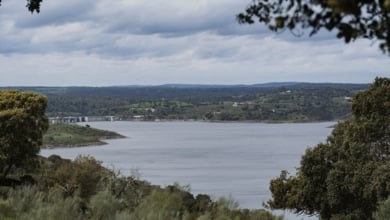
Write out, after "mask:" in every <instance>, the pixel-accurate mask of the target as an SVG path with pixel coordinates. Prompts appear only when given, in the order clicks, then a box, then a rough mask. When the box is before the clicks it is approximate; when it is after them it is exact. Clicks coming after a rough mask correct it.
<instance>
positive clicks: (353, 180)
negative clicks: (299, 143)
mask: <svg viewBox="0 0 390 220" xmlns="http://www.w3.org/2000/svg"><path fill="white" fill-rule="evenodd" d="M389 106H390V79H388V78H377V79H376V80H375V82H374V83H373V84H372V85H371V87H370V88H369V89H368V90H367V91H364V92H360V93H359V94H357V95H356V96H355V97H354V99H353V103H352V111H353V118H351V119H349V120H346V121H344V122H340V123H338V124H337V126H336V127H335V128H334V130H333V132H332V134H331V135H330V136H329V137H328V140H327V142H326V143H321V144H318V145H317V146H316V147H314V148H311V149H308V150H307V151H306V153H305V154H304V155H303V157H302V159H301V166H300V167H299V168H298V172H297V174H296V176H290V177H289V176H288V174H287V173H286V172H285V171H283V172H282V173H281V175H280V176H279V177H278V178H275V179H274V180H272V181H271V184H270V189H271V192H272V197H273V198H272V200H270V201H269V202H268V205H269V206H270V207H271V208H276V209H291V210H294V211H295V212H298V213H306V214H310V215H312V214H319V215H320V216H321V218H322V219H372V214H373V212H374V211H375V210H376V208H377V205H378V202H380V201H383V200H385V199H386V198H387V197H388V196H389V195H390V172H389V171H390V161H389V157H390V108H389Z"/></svg>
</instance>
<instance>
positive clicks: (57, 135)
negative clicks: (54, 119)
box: [42, 123, 123, 148]
mask: <svg viewBox="0 0 390 220" xmlns="http://www.w3.org/2000/svg"><path fill="white" fill-rule="evenodd" d="M113 138H123V136H122V135H120V134H118V133H115V132H112V131H104V130H99V129H95V128H91V127H89V126H84V127H83V126H79V125H75V124H62V123H58V124H50V126H49V129H48V130H47V132H46V133H45V134H44V135H43V145H42V147H44V148H53V147H78V146H86V145H99V144H104V142H103V141H102V140H103V139H113Z"/></svg>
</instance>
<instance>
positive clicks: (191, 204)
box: [0, 155, 282, 220]
mask: <svg viewBox="0 0 390 220" xmlns="http://www.w3.org/2000/svg"><path fill="white" fill-rule="evenodd" d="M18 172H21V171H15V172H13V175H17V174H18ZM30 174H31V175H32V176H33V179H34V182H30V183H29V184H24V185H21V186H18V187H15V188H4V187H0V192H1V197H0V219H18V220H21V219H29V220H30V219H37V220H38V219H39V220H41V219H59V220H61V219H63V220H68V219H74V220H77V219H135V220H137V219H138V220H167V219H170V220H175V219H177V220H196V219H199V220H209V219H210V220H212V219H215V220H217V219H218V220H222V219H237V220H259V219H263V220H277V219H279V220H280V219H282V217H276V216H273V215H271V214H270V213H269V212H267V211H264V210H247V209H238V206H237V203H236V202H234V201H232V200H230V199H226V198H221V199H219V200H218V201H213V200H212V199H211V198H210V196H208V195H204V194H199V195H196V196H194V195H192V194H191V193H190V192H189V191H188V189H186V188H185V187H180V186H178V185H171V186H167V187H165V188H161V187H159V186H153V185H151V184H149V183H148V182H145V181H141V180H139V179H137V178H136V177H134V176H131V177H123V176H121V175H119V173H118V172H114V171H111V170H108V169H105V168H103V167H102V166H101V165H100V162H99V161H96V160H95V159H94V158H92V157H77V158H76V159H75V160H74V161H70V160H64V159H61V158H60V157H59V156H55V155H53V156H50V157H49V158H48V159H45V158H41V159H40V166H39V168H36V169H34V170H32V171H30Z"/></svg>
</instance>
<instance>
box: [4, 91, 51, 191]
mask: <svg viewBox="0 0 390 220" xmlns="http://www.w3.org/2000/svg"><path fill="white" fill-rule="evenodd" d="M46 105H47V100H46V97H45V96H42V95H39V94H35V93H31V92H18V91H0V170H1V171H2V179H0V180H1V181H3V182H1V181H0V185H10V184H7V183H6V182H8V183H9V182H10V181H6V180H7V179H6V177H7V175H8V174H9V172H10V171H11V169H12V168H18V167H25V166H31V165H32V164H33V163H34V161H35V159H36V157H37V154H38V153H39V150H40V145H41V144H42V135H43V133H44V132H45V131H46V130H47V128H48V120H47V118H46V116H45V109H46ZM2 183H3V184H2Z"/></svg>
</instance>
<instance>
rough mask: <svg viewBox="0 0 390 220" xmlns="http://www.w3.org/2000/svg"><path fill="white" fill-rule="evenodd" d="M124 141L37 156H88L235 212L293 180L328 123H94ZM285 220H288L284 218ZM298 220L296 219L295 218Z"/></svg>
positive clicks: (256, 205)
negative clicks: (285, 178)
mask: <svg viewBox="0 0 390 220" xmlns="http://www.w3.org/2000/svg"><path fill="white" fill-rule="evenodd" d="M88 124H89V125H91V126H92V127H95V128H100V129H105V130H112V131H116V132H118V133H120V134H122V135H125V136H127V137H128V138H126V139H118V140H109V141H107V142H108V145H104V146H92V147H83V148H69V149H52V150H42V152H41V154H42V155H44V156H49V155H51V154H58V155H60V156H62V157H64V158H70V159H73V158H75V157H76V156H77V155H79V154H81V155H92V156H94V157H95V158H97V159H98V160H101V161H103V163H104V165H106V166H108V167H113V168H115V169H119V170H121V172H122V173H123V174H130V173H131V172H132V171H134V170H138V172H139V173H140V174H141V177H142V178H143V179H146V180H148V181H149V182H151V183H153V184H159V185H168V184H172V183H174V182H178V183H179V184H180V185H190V187H191V192H193V193H195V194H196V193H208V194H211V195H214V196H215V197H219V196H232V197H233V198H234V199H236V200H237V201H238V202H239V203H240V206H241V207H245V208H261V207H262V202H265V201H267V200H268V199H269V198H270V192H269V189H268V184H269V181H270V180H271V179H272V178H274V177H276V176H278V175H279V173H280V171H281V170H282V169H285V170H288V171H289V172H290V173H293V174H295V167H297V166H299V161H300V157H301V155H302V154H303V153H304V152H305V150H306V149H307V148H308V147H310V146H314V145H316V144H318V143H319V142H321V141H325V139H326V137H327V136H328V135H329V134H330V132H331V128H329V127H330V126H332V125H333V124H334V123H333V122H326V123H306V124H262V123H206V122H94V123H88ZM289 219H291V218H289ZM299 219H300V218H299Z"/></svg>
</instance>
